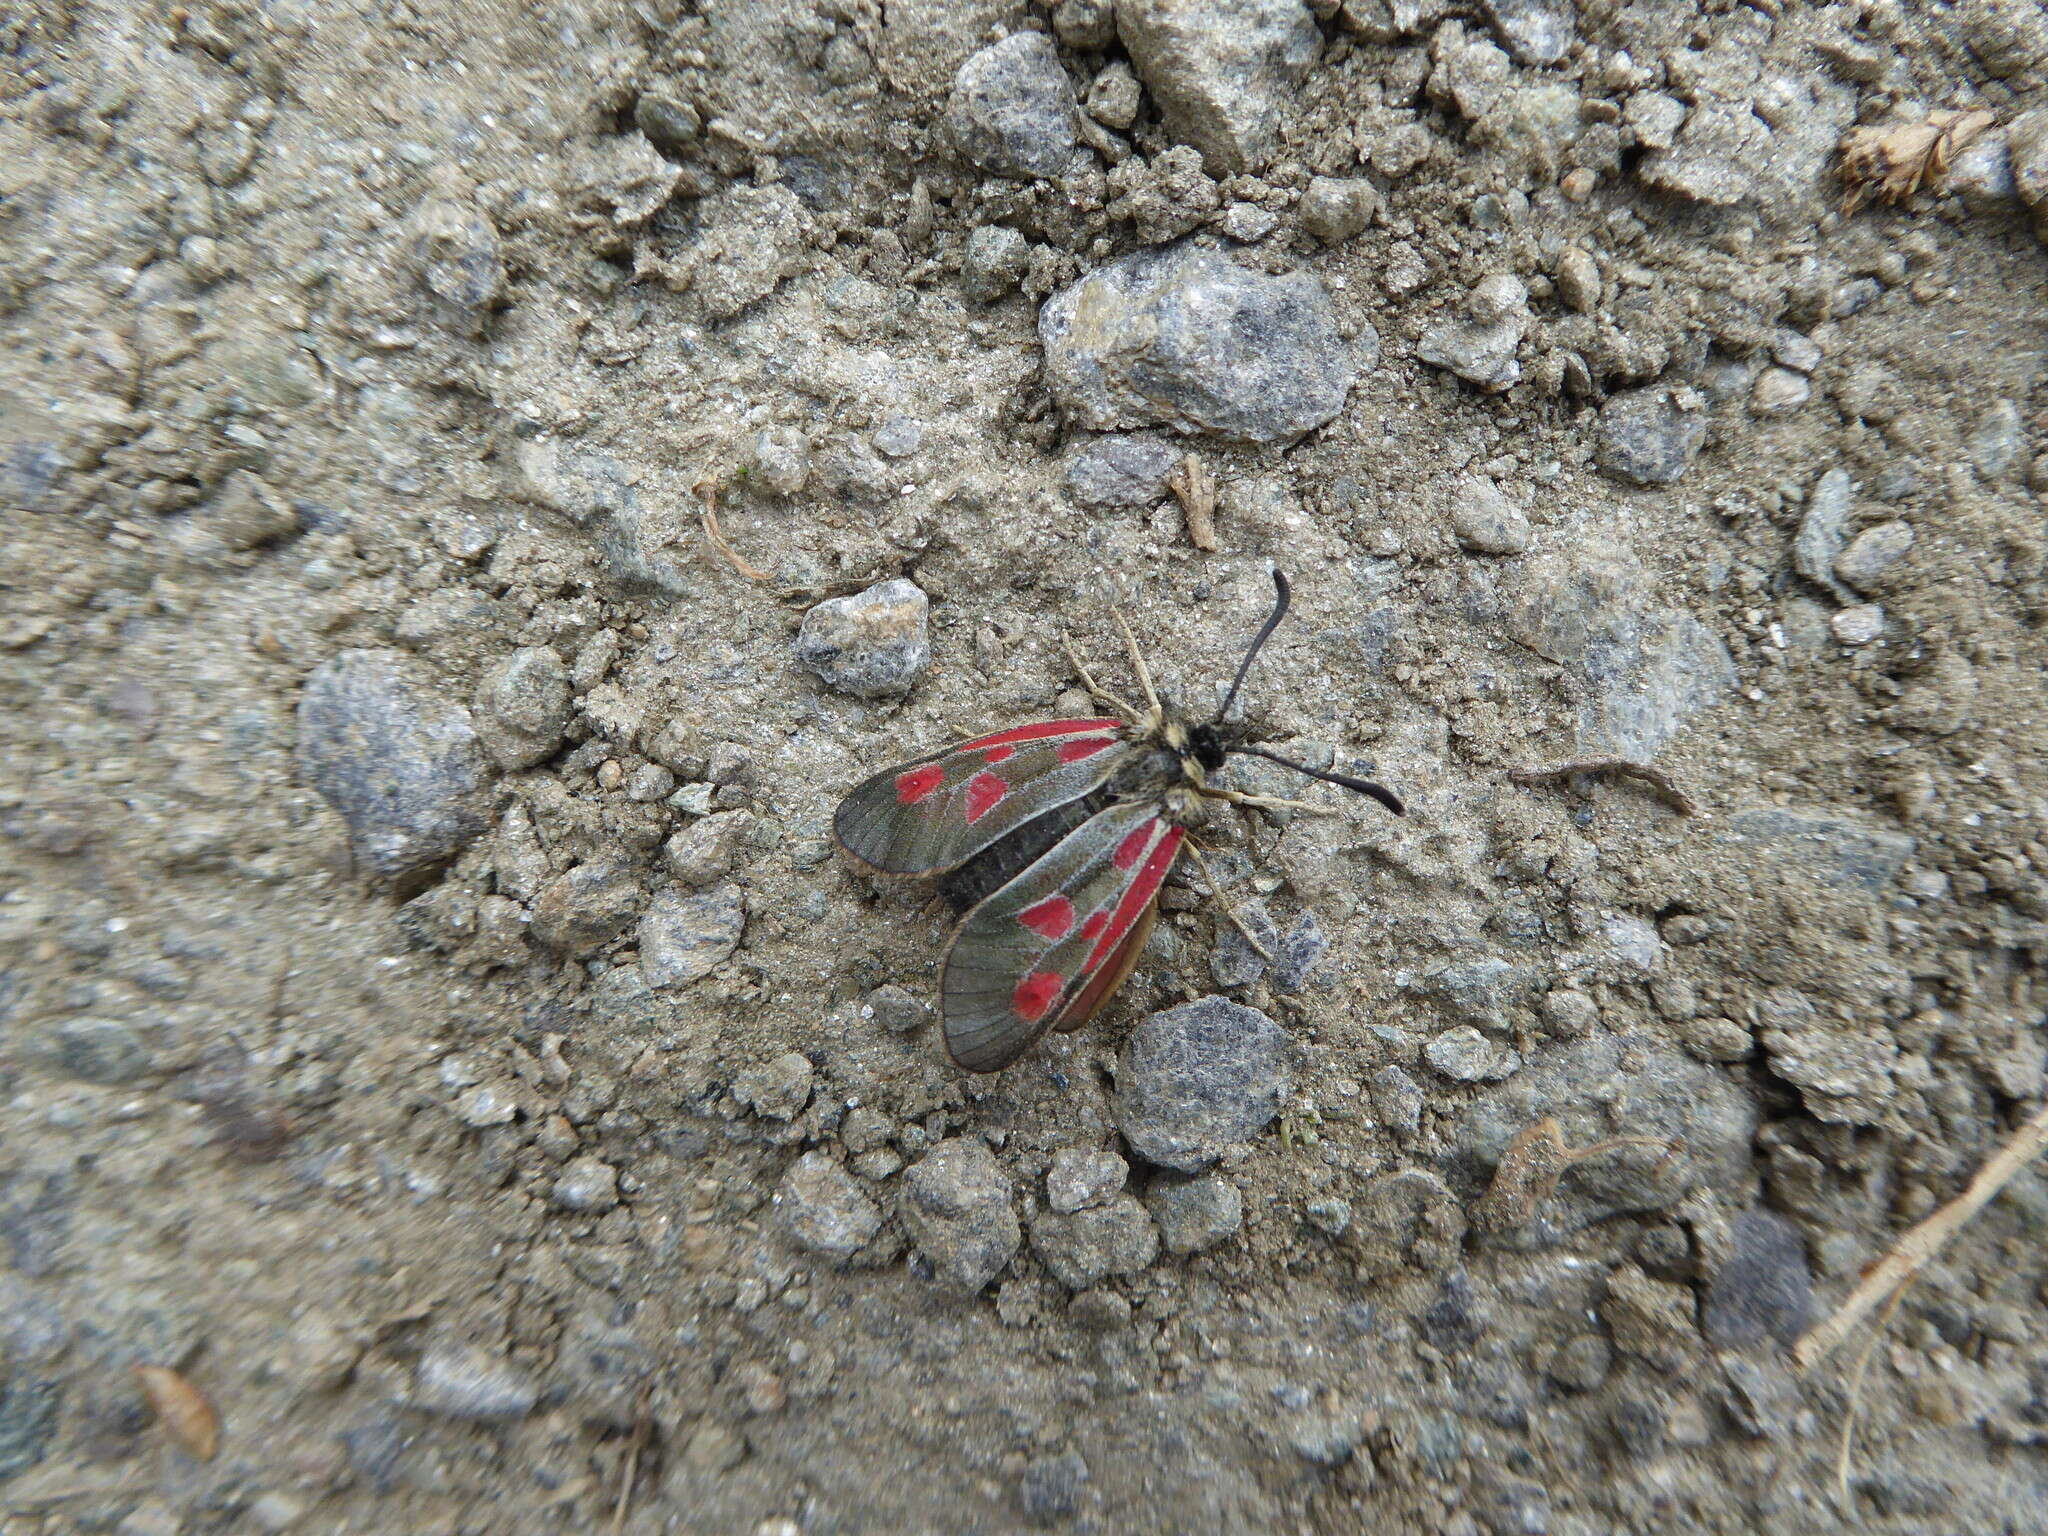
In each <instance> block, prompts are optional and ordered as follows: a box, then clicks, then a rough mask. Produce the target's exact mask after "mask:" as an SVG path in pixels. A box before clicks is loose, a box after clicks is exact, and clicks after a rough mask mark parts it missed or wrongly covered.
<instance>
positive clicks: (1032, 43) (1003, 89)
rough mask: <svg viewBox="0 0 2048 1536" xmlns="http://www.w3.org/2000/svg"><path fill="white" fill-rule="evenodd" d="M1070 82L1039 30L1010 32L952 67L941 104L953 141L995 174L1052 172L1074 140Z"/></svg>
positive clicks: (1058, 168) (1057, 170) (1026, 175)
mask: <svg viewBox="0 0 2048 1536" xmlns="http://www.w3.org/2000/svg"><path fill="white" fill-rule="evenodd" d="M1076 110H1077V107H1076V103H1075V100H1074V86H1073V82H1072V81H1070V80H1068V79H1067V72H1066V70H1064V69H1062V68H1061V67H1060V56H1059V50H1058V49H1056V48H1054V47H1053V42H1052V39H1051V38H1049V37H1047V36H1046V35H1045V34H1044V33H1043V32H1017V33H1014V34H1012V35H1011V36H1009V37H1006V38H1004V39H1003V40H1002V41H1001V42H999V43H992V44H990V45H989V46H988V47H986V48H984V49H982V50H981V52H979V53H977V54H975V55H974V56H973V57H972V58H970V59H969V60H968V61H967V62H966V63H964V64H962V65H961V66H960V73H959V74H958V75H956V76H954V79H953V93H952V96H951V97H950V98H949V99H948V101H947V103H946V122H947V126H948V127H949V128H950V129H951V131H952V134H953V143H954V145H955V146H956V147H957V148H958V149H959V150H960V152H961V153H962V154H963V155H965V156H966V157H967V158H968V159H970V160H972V161H973V162H974V163H975V164H976V165H978V166H980V167H981V168H982V169H983V170H985V171H991V172H993V173H995V174H996V175H998V176H1012V177H1017V178H1020V179H1029V178H1031V177H1034V176H1048V177H1049V176H1057V175H1058V174H1059V173H1060V172H1061V171H1062V170H1064V169H1065V168H1066V164H1067V160H1068V158H1069V157H1070V156H1071V155H1072V154H1073V153H1074V149H1075V146H1076V145H1077V144H1078V143H1079V142H1080V140H1079V138H1078V137H1077V135H1076V133H1075V131H1074V114H1075V112H1076Z"/></svg>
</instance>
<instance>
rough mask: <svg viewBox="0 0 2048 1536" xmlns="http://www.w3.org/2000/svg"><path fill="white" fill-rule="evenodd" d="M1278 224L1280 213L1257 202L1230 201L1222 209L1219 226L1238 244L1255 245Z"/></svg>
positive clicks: (1277, 226)
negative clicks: (1228, 204) (1226, 206)
mask: <svg viewBox="0 0 2048 1536" xmlns="http://www.w3.org/2000/svg"><path fill="white" fill-rule="evenodd" d="M1279 226H1280V215H1279V214H1277V213H1275V212H1273V210H1272V209H1270V208H1261V207H1260V206H1259V205H1258V204H1257V203H1242V202H1240V203H1232V204H1231V205H1230V206H1229V207H1228V208H1226V209H1224V210H1223V218H1222V220H1221V224H1220V227H1221V228H1222V230H1223V233H1224V234H1225V235H1227V236H1229V237H1230V238H1231V239H1232V240H1235V241H1236V242H1237V243H1238V244H1240V245H1255V244H1257V243H1258V242H1259V241H1261V240H1263V239H1265V238H1266V236H1268V235H1270V234H1271V233H1273V231H1274V230H1275V229H1277V228H1279Z"/></svg>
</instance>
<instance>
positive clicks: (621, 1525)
mask: <svg viewBox="0 0 2048 1536" xmlns="http://www.w3.org/2000/svg"><path fill="white" fill-rule="evenodd" d="M653 1432H654V1419H653V1416H652V1415H650V1414H649V1413H648V1411H647V1394H646V1393H644V1392H643V1393H641V1395H640V1403H639V1409H638V1411H637V1412H636V1413H635V1414H634V1416H633V1432H632V1434H631V1436H629V1437H628V1439H627V1441H626V1462H625V1467H624V1469H623V1470H622V1471H621V1472H620V1473H619V1501H618V1503H616V1504H614V1505H613V1506H612V1536H618V1533H619V1532H620V1531H623V1530H624V1529H625V1528H626V1510H627V1508H628V1507H629V1506H630V1505H631V1504H632V1502H633V1479H634V1478H635V1477H637V1476H638V1475H639V1472H640V1452H641V1450H642V1449H643V1448H644V1447H645V1446H646V1444H647V1438H648V1436H649V1435H651V1434H652V1433H653Z"/></svg>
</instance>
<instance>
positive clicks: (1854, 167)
mask: <svg viewBox="0 0 2048 1536" xmlns="http://www.w3.org/2000/svg"><path fill="white" fill-rule="evenodd" d="M1997 121H1998V119H1997V118H1996V117H1994V116H1993V115H1992V114H1991V113H1989V112H1986V111H1984V110H1983V109H1982V108H1979V109H1977V110H1976V111H1973V112H1958V111H1953V110H1948V109H1943V110H1941V111H1936V112H1930V113H1928V114H1927V116H1926V117H1925V118H1924V119H1922V120H1921V121H1920V122H1917V123H1899V122H1892V123H1870V124H1866V125H1865V126H1863V127H1860V128H1852V129H1850V130H1849V131H1848V132H1847V133H1846V134H1844V135H1843V136H1842V181H1843V183H1844V185H1845V186H1846V187H1847V189H1848V190H1847V191H1846V192H1845V193H1844V194H1843V197H1842V211H1843V212H1844V213H1854V212H1855V211H1856V210H1857V209H1858V208H1861V207H1862V206H1863V205H1864V204H1865V203H1867V202H1869V201H1870V199H1871V198H1873V197H1875V198H1878V199H1880V200H1881V201H1883V202H1887V203H1902V202H1904V201H1905V200H1906V199H1907V198H1909V197H1911V196H1912V195H1913V194H1914V193H1915V192H1918V191H1919V190H1920V189H1921V188H1923V187H1925V186H1927V185H1928V184H1929V183H1930V182H1932V181H1933V180H1934V179H1935V178H1936V177H1937V176H1939V175H1941V173H1942V172H1943V171H1945V170H1947V169H1948V166H1949V160H1950V159H1951V157H1953V156H1954V155H1955V154H1956V153H1957V152H1958V151H1960V150H1963V149H1967V148H1968V147H1969V146H1970V144H1971V143H1972V142H1973V141H1975V140H1976V139H1977V138H1978V137H1979V136H1980V135H1982V134H1983V132H1984V130H1985V129H1987V128H1989V127H1990V126H1991V125H1992V124H1993V123H1995V122H1997Z"/></svg>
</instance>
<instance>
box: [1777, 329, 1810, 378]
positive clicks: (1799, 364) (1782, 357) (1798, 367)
mask: <svg viewBox="0 0 2048 1536" xmlns="http://www.w3.org/2000/svg"><path fill="white" fill-rule="evenodd" d="M1771 356H1773V357H1775V358H1776V359H1777V360H1778V361H1779V362H1780V363H1782V364H1784V366H1785V367H1787V368H1790V369H1791V370H1792V371H1793V372H1795V373H1812V372H1813V370H1814V369H1816V368H1818V367H1819V366H1820V365H1821V360H1822V354H1821V350H1820V343H1819V342H1817V341H1815V340H1814V339H1813V338H1812V337H1811V336H1807V335H1805V334H1803V333H1801V332H1799V331H1792V330H1785V331H1780V332H1778V334H1777V335H1775V336H1773V337H1772V338H1771Z"/></svg>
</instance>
